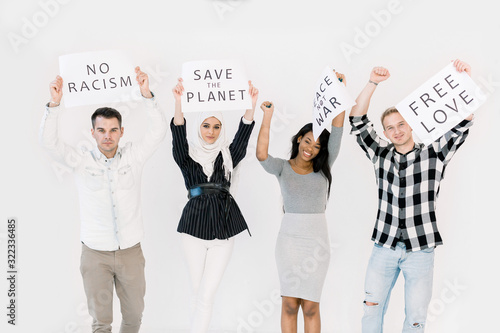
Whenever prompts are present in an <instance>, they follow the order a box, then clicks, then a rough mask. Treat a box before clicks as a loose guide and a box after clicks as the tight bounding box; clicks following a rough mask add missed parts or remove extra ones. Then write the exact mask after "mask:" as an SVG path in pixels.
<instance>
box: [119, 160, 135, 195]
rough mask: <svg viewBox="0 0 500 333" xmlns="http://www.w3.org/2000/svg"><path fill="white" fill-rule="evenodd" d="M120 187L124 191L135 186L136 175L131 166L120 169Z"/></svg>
mask: <svg viewBox="0 0 500 333" xmlns="http://www.w3.org/2000/svg"><path fill="white" fill-rule="evenodd" d="M118 186H119V187H120V188H122V189H130V188H131V187H132V186H134V175H133V173H132V167H131V166H130V164H127V165H125V166H123V167H121V168H120V169H118Z"/></svg>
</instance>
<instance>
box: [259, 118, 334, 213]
mask: <svg viewBox="0 0 500 333" xmlns="http://www.w3.org/2000/svg"><path fill="white" fill-rule="evenodd" d="M343 129H344V128H343V127H335V126H332V130H331V132H330V139H329V140H328V152H329V159H328V164H329V165H330V167H332V165H333V162H334V161H335V159H336V158H337V156H338V154H339V150H340V142H341V140H342V132H343ZM260 163H261V165H262V166H263V167H264V170H266V171H267V172H269V173H271V174H273V175H275V176H276V178H278V182H279V184H280V187H281V195H282V196H283V205H284V208H285V212H286V213H295V214H318V213H324V212H325V209H326V203H327V193H328V180H327V179H326V177H325V176H324V175H323V173H322V172H321V171H320V172H311V173H309V174H307V175H300V174H298V173H296V172H295V171H293V169H292V166H291V165H290V163H289V162H288V160H284V159H281V158H275V157H272V156H271V155H268V157H267V159H266V160H264V161H262V162H260Z"/></svg>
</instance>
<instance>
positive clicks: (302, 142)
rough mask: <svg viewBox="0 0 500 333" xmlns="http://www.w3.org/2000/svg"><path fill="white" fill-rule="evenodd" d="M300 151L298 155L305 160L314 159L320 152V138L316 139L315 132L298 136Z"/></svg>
mask: <svg viewBox="0 0 500 333" xmlns="http://www.w3.org/2000/svg"><path fill="white" fill-rule="evenodd" d="M298 141H299V152H298V154H297V157H298V158H300V159H303V160H304V161H308V162H309V161H312V160H313V159H314V158H315V157H316V156H318V154H319V150H320V148H321V145H320V143H319V138H318V140H314V135H313V132H312V131H310V132H307V133H306V134H304V136H301V137H299V138H298Z"/></svg>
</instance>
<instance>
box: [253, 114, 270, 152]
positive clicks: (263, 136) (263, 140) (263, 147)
mask: <svg viewBox="0 0 500 333" xmlns="http://www.w3.org/2000/svg"><path fill="white" fill-rule="evenodd" d="M271 119H272V114H264V117H263V119H262V125H261V126H260V131H259V137H258V139H257V149H256V152H257V159H258V160H259V161H265V160H266V159H267V156H268V150H269V134H270V132H271Z"/></svg>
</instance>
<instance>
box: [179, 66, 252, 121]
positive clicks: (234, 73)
mask: <svg viewBox="0 0 500 333" xmlns="http://www.w3.org/2000/svg"><path fill="white" fill-rule="evenodd" d="M182 79H183V85H184V94H183V95H182V111H183V112H204V111H229V110H232V111H235V110H246V109H250V108H251V107H252V99H251V98H250V95H249V94H248V79H247V76H246V73H245V69H244V67H243V65H242V63H241V62H239V61H237V60H204V61H191V62H186V63H184V64H183V65H182Z"/></svg>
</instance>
